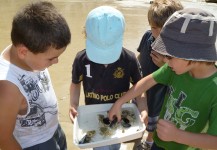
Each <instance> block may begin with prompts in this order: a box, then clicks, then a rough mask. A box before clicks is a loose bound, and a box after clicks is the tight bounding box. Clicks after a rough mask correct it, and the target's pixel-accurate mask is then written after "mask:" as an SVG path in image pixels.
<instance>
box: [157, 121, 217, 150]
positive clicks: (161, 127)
mask: <svg viewBox="0 0 217 150" xmlns="http://www.w3.org/2000/svg"><path fill="white" fill-rule="evenodd" d="M156 131H157V135H158V137H159V138H160V139H161V140H163V141H174V142H177V143H181V144H185V145H189V146H191V147H197V148H202V149H216V148H217V136H212V135H209V134H205V133H192V132H188V131H184V130H181V129H178V128H177V127H176V126H175V125H174V124H173V123H172V122H170V121H166V120H163V119H160V120H159V121H158V124H157V129H156Z"/></svg>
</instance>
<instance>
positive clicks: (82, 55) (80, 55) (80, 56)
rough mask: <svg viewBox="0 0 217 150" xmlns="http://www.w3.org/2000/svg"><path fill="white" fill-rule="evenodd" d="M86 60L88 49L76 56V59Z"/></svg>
mask: <svg viewBox="0 0 217 150" xmlns="http://www.w3.org/2000/svg"><path fill="white" fill-rule="evenodd" d="M84 58H87V53H86V49H83V50H81V51H79V52H78V53H77V54H76V56H75V59H84Z"/></svg>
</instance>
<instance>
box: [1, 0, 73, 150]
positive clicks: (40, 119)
mask: <svg viewBox="0 0 217 150" xmlns="http://www.w3.org/2000/svg"><path fill="white" fill-rule="evenodd" d="M11 40H12V45H9V46H8V47H7V48H5V50H4V51H3V52H2V54H1V56H0V89H1V90H0V135H1V136H0V149H1V150H6V149H7V150H8V149H10V150H21V149H23V150H33V149H34V150H35V149H37V150H66V149H67V144H66V138H65V134H64V132H63V130H62V129H61V126H60V124H59V121H58V107H57V98H56V96H55V93H54V89H53V86H52V83H51V79H50V75H49V72H48V69H47V67H49V66H51V65H53V64H55V63H57V62H58V57H59V56H60V55H61V54H62V53H63V52H64V51H65V49H66V47H67V45H68V44H69V43H70V40H71V33H70V30H69V27H68V25H67V23H66V21H65V19H64V18H63V17H62V16H61V15H60V14H59V13H58V11H57V10H56V8H55V7H54V6H53V4H52V3H50V2H45V1H44V2H36V3H31V4H28V5H27V6H25V7H24V8H23V9H21V10H20V11H19V12H18V13H17V14H16V15H15V17H14V18H13V23H12V31H11Z"/></svg>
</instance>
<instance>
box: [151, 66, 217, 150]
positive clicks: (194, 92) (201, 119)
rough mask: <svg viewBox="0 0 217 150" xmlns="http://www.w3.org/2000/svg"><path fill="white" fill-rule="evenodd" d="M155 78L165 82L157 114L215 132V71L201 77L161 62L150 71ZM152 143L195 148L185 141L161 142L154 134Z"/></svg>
mask: <svg viewBox="0 0 217 150" xmlns="http://www.w3.org/2000/svg"><path fill="white" fill-rule="evenodd" d="M153 77H154V79H155V81H156V82H158V83H161V84H165V85H168V91H167V93H166V96H165V101H164V104H163V107H162V110H161V113H160V118H161V119H164V120H169V121H172V122H173V123H174V124H176V126H177V127H178V128H179V129H182V130H185V131H190V132H194V133H201V132H202V131H203V129H204V128H205V127H206V125H208V127H207V128H206V131H204V132H206V133H208V134H210V135H217V73H215V74H213V75H212V76H210V77H208V78H204V79H195V78H193V77H192V76H190V75H189V73H184V74H182V75H177V74H175V72H174V71H172V70H171V69H170V67H168V65H164V66H163V67H161V68H160V69H159V70H157V71H156V72H154V73H153ZM154 141H155V143H156V144H157V145H158V146H160V147H163V148H165V149H167V150H174V149H175V150H190V149H192V150H193V149H196V148H192V147H189V146H187V145H183V144H179V143H175V142H164V141H162V140H160V139H159V138H158V137H157V134H156V132H155V134H154Z"/></svg>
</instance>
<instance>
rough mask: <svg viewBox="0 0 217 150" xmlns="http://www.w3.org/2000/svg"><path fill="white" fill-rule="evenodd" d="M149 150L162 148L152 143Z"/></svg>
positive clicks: (162, 149) (160, 149) (161, 149)
mask: <svg viewBox="0 0 217 150" xmlns="http://www.w3.org/2000/svg"><path fill="white" fill-rule="evenodd" d="M151 150H164V148H161V147H158V146H157V145H156V144H155V143H153V145H152V146H151Z"/></svg>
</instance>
